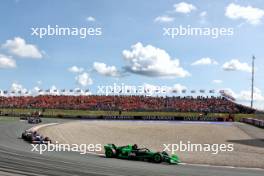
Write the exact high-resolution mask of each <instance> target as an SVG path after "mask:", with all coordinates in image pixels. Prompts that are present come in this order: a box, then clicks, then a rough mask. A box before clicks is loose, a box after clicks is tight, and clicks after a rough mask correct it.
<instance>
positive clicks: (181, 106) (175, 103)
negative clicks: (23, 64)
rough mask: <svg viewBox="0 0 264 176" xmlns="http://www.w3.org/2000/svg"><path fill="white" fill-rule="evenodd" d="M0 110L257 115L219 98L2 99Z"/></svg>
mask: <svg viewBox="0 0 264 176" xmlns="http://www.w3.org/2000/svg"><path fill="white" fill-rule="evenodd" d="M0 108H21V109H30V108H35V109H36V108H37V109H65V110H92V111H95V110H96V111H100V110H101V111H159V112H162V111H165V112H205V113H247V114H249V113H255V110H254V109H252V108H249V107H246V106H243V105H240V104H237V103H235V102H234V101H231V100H229V99H227V98H225V97H222V96H218V97H214V96H210V97H203V96H197V97H192V96H187V97H180V96H173V97H151V96H136V95H133V96H115V95H111V96H102V95H101V96H100V95H89V96H65V95H40V96H16V97H0Z"/></svg>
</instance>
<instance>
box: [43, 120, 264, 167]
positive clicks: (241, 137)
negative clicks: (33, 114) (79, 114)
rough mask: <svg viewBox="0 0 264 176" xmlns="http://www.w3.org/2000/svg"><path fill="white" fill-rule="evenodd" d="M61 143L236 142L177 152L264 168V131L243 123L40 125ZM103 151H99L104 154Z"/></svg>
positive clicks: (186, 157) (156, 145) (197, 159)
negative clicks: (217, 148)
mask: <svg viewBox="0 0 264 176" xmlns="http://www.w3.org/2000/svg"><path fill="white" fill-rule="evenodd" d="M38 131H39V132H40V133H41V134H42V135H44V136H49V137H50V138H51V139H52V141H58V142H59V143H62V144H102V146H103V145H104V144H107V143H114V144H116V145H127V144H138V145H139V147H147V148H150V149H152V150H155V151H162V150H163V149H164V145H163V144H180V141H182V143H185V144H187V143H188V141H189V142H190V143H191V144H219V145H220V144H233V146H234V150H233V151H229V152H224V151H223V152H219V153H218V154H212V152H204V151H193V152H190V151H181V152H180V151H177V152H176V154H177V155H178V156H179V157H180V160H181V161H182V162H185V163H195V164H212V165H227V166H239V167H256V168H264V130H263V129H259V128H256V127H253V126H249V125H246V124H241V123H187V122H166V121H165V122H163V121H162V122H150V121H146V122H142V121H85V120H83V121H72V122H67V123H62V124H57V125H52V126H47V127H43V128H40V129H39V130H38ZM103 152H104V151H103V148H102V151H100V152H99V153H103Z"/></svg>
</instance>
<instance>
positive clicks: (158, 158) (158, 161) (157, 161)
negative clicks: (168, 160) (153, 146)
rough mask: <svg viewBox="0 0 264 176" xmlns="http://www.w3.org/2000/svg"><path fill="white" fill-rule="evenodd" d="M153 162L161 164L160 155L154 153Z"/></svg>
mask: <svg viewBox="0 0 264 176" xmlns="http://www.w3.org/2000/svg"><path fill="white" fill-rule="evenodd" d="M152 160H153V162H154V163H161V162H162V156H161V154H160V153H156V154H154V155H153V159H152Z"/></svg>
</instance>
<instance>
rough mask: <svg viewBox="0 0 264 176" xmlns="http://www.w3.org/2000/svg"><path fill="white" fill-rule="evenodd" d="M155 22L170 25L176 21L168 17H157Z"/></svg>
mask: <svg viewBox="0 0 264 176" xmlns="http://www.w3.org/2000/svg"><path fill="white" fill-rule="evenodd" d="M154 21H155V22H160V23H168V22H172V21H174V18H173V17H170V16H167V15H163V16H158V17H156V18H155V20H154Z"/></svg>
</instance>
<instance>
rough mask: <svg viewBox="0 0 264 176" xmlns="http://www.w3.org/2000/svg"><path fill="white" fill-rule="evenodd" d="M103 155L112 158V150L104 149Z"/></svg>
mask: <svg viewBox="0 0 264 176" xmlns="http://www.w3.org/2000/svg"><path fill="white" fill-rule="evenodd" d="M105 156H106V158H113V157H114V152H113V151H112V150H106V151H105Z"/></svg>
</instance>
